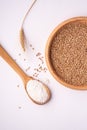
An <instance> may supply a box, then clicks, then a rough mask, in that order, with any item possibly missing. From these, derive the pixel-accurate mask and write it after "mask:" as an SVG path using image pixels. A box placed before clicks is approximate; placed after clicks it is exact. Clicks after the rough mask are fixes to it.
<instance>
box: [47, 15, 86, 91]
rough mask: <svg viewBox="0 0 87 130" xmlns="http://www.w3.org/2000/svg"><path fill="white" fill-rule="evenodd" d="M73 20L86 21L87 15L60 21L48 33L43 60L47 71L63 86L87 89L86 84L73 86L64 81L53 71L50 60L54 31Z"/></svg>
mask: <svg viewBox="0 0 87 130" xmlns="http://www.w3.org/2000/svg"><path fill="white" fill-rule="evenodd" d="M75 21H78V22H79V21H81V22H83V21H85V22H87V17H86V16H80V17H73V18H69V19H67V20H65V21H63V22H62V23H60V24H59V25H58V26H56V27H55V28H54V30H53V31H52V32H51V34H50V35H49V37H48V40H47V43H46V46H45V61H46V65H47V68H48V70H49V72H50V73H51V75H52V76H53V77H54V78H55V79H56V81H58V82H59V83H60V84H62V85H63V86H65V87H68V88H72V89H76V90H87V86H85V85H84V86H75V85H72V84H69V83H67V82H65V81H64V80H63V79H62V78H60V77H59V76H58V75H57V74H56V72H55V70H54V68H53V66H52V62H51V60H50V46H51V43H52V40H53V38H54V37H55V35H56V33H57V32H58V30H59V29H61V28H62V27H63V26H64V25H66V24H68V23H70V22H75Z"/></svg>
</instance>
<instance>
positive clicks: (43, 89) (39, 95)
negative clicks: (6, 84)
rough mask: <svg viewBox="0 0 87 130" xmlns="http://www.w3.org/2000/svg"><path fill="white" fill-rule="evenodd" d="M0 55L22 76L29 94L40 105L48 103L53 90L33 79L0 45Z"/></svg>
mask: <svg viewBox="0 0 87 130" xmlns="http://www.w3.org/2000/svg"><path fill="white" fill-rule="evenodd" d="M0 56H1V57H2V58H3V59H4V60H5V61H6V62H7V63H8V64H9V65H10V66H11V67H12V68H13V69H14V70H15V71H16V72H17V73H18V74H19V76H20V77H21V78H22V80H23V83H24V87H25V90H26V93H27V95H28V96H29V97H30V99H31V100H32V101H33V102H34V103H36V104H39V105H42V104H45V103H47V102H48V101H49V100H50V98H51V92H50V90H49V88H48V87H47V86H45V85H44V84H43V83H41V82H40V81H37V80H35V79H33V78H32V77H30V76H28V75H27V74H25V72H24V71H23V70H22V69H21V68H20V67H19V66H18V65H17V64H16V62H15V61H14V60H13V59H12V58H11V56H10V55H9V54H8V53H7V52H6V50H5V49H4V48H3V47H2V46H1V45H0Z"/></svg>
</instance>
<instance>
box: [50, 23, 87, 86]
mask: <svg viewBox="0 0 87 130" xmlns="http://www.w3.org/2000/svg"><path fill="white" fill-rule="evenodd" d="M50 58H51V63H52V66H53V68H54V70H55V72H56V74H57V75H58V76H59V77H60V78H61V79H62V80H63V81H65V82H66V83H68V84H71V85H76V86H84V85H87V23H86V22H84V21H82V22H81V21H79V22H78V21H73V22H70V23H68V24H65V25H64V26H63V27H62V28H60V29H59V30H58V31H57V33H56V36H55V37H54V38H53V40H52V43H51V47H50Z"/></svg>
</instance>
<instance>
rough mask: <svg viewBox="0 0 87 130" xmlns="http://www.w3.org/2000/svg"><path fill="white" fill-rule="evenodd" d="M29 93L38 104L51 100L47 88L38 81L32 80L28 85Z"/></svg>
mask: <svg viewBox="0 0 87 130" xmlns="http://www.w3.org/2000/svg"><path fill="white" fill-rule="evenodd" d="M27 92H28V94H29V96H30V97H31V98H32V99H33V100H34V101H36V102H38V103H45V102H46V101H47V100H48V98H49V94H48V93H47V90H46V88H45V87H44V85H43V84H42V83H40V82H39V81H37V80H30V81H29V82H28V83H27Z"/></svg>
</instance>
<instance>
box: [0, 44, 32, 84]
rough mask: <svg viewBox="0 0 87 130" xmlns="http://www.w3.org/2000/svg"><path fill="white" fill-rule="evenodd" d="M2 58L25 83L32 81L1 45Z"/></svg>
mask: <svg viewBox="0 0 87 130" xmlns="http://www.w3.org/2000/svg"><path fill="white" fill-rule="evenodd" d="M0 56H1V57H2V58H3V59H4V60H5V61H6V62H7V63H8V64H9V65H10V66H11V67H12V68H13V69H14V70H15V71H16V72H17V73H18V74H19V76H20V77H21V78H22V80H23V82H24V83H25V84H26V82H27V81H28V80H29V79H31V77H30V78H29V76H27V75H26V74H25V72H24V71H23V70H22V69H21V68H20V67H19V66H18V65H17V64H16V62H15V61H14V60H13V59H12V57H11V56H10V55H9V54H8V53H7V52H6V50H5V49H4V48H3V47H2V46H1V44H0Z"/></svg>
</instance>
